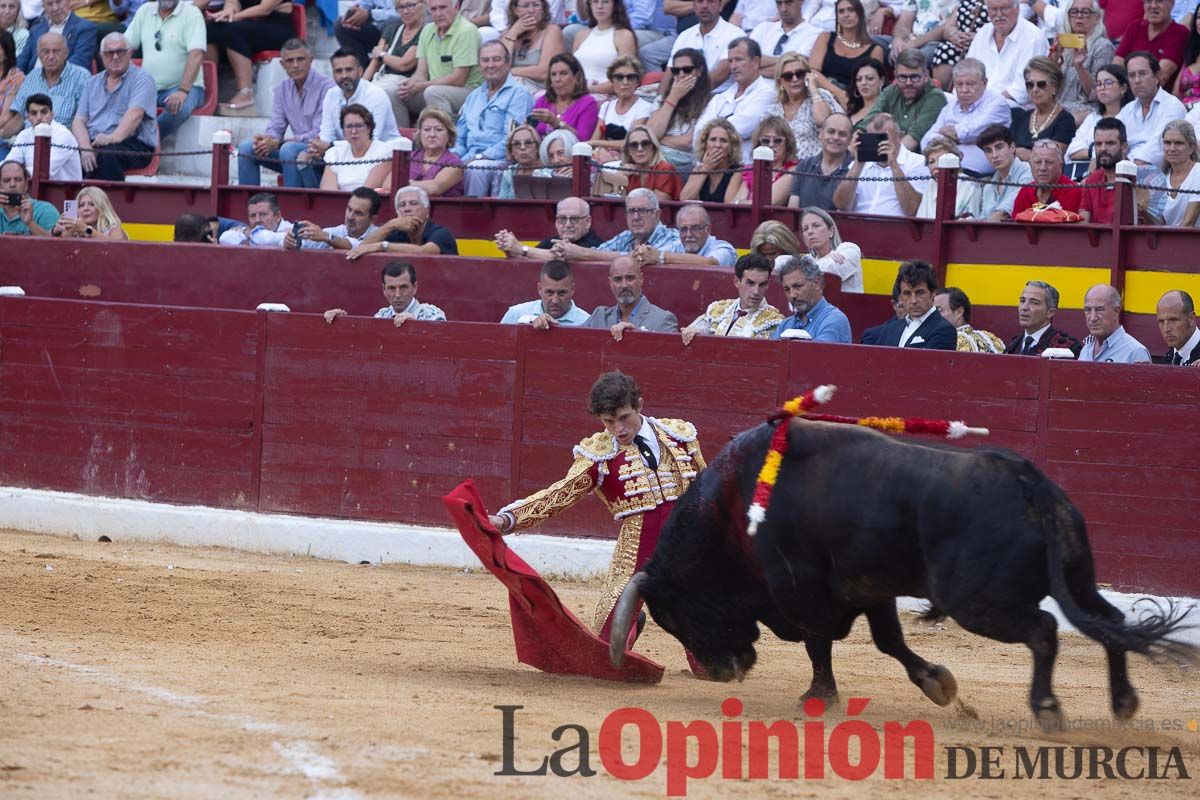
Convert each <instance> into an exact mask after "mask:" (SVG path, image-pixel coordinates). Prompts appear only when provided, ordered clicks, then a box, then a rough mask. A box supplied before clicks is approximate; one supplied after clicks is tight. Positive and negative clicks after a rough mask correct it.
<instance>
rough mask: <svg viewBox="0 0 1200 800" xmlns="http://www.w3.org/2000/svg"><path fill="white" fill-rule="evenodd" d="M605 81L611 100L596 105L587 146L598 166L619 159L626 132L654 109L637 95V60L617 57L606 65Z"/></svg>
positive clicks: (639, 65) (639, 74)
mask: <svg viewBox="0 0 1200 800" xmlns="http://www.w3.org/2000/svg"><path fill="white" fill-rule="evenodd" d="M608 80H609V85H610V86H612V87H613V92H614V93H615V96H614V97H612V98H610V99H608V100H605V101H604V102H603V103H601V104H600V117H599V118H598V119H597V120H596V130H595V131H594V132H593V133H592V140H591V141H590V142H588V144H590V145H591V146H592V148H593V150H595V153H594V154H593V158H595V159H596V160H597V161H599V162H600V163H602V164H603V163H605V162H607V161H615V160H617V159H619V158H620V157H621V148H622V147H623V146H624V144H625V136H626V135H627V134H628V132H629V130H630V129H631V128H633V126H634V125H640V124H642V123H644V122H645V121H646V119H647V118H649V116H650V115H651V114H653V113H654V106H653V105H651V104H650V103H648V102H646V101H645V100H643V99H642V98H640V97H638V95H637V87H638V86H639V85H640V84H641V82H642V62H641V61H639V60H638V57H637V56H621V57H620V58H618V59H617V60H616V61H614V62H613V63H612V64H610V65H609V67H608Z"/></svg>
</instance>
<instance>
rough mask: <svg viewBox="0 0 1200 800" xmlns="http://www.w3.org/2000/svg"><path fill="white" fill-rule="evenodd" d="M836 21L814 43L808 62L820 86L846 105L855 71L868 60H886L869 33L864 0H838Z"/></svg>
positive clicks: (880, 48)
mask: <svg viewBox="0 0 1200 800" xmlns="http://www.w3.org/2000/svg"><path fill="white" fill-rule="evenodd" d="M836 14H837V24H836V27H835V29H834V31H833V32H832V33H826V34H823V35H822V36H821V37H820V38H819V39H817V43H816V44H815V45H813V49H812V55H811V56H809V59H808V63H809V65H810V66H811V67H812V69H813V71H814V72H815V73H816V74H817V85H818V86H820V87H821V88H823V89H827V90H829V91H830V92H831V93H832V94H833V96H834V97H836V98H837V101H838V102H839V103H841V104H842V105H843V106H845V105H846V101H847V99H848V95H847V89H848V88H849V87H850V85H851V83H852V81H853V80H854V70H855V69H856V68H857V67H858V65H859V64H861V63H862V62H864V61H866V60H867V59H871V58H873V59H875V60H876V61H878V62H880V63H881V64H882V63H883V48H882V47H880V46H879V45H877V44H875V42H873V41H872V40H871V36H870V35H869V34H868V33H867V19H866V13H865V12H864V11H863V4H862V2H861V0H838V2H837V6H836Z"/></svg>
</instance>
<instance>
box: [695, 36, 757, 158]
mask: <svg viewBox="0 0 1200 800" xmlns="http://www.w3.org/2000/svg"><path fill="white" fill-rule="evenodd" d="M761 61H762V49H761V48H759V46H758V42H756V41H754V40H753V39H751V38H750V37H748V36H742V37H739V38H737V39H734V40H733V41H732V42H731V43H730V44H729V72H730V75H731V76H732V80H733V85H732V86H730V87H729V88H728V89H726V90H725V91H723V92H720V93H719V94H717V93H714V95H713V97H712V99H711V100H709V101H708V105H706V106H705V107H704V111H702V112H701V113H700V117H699V118H698V119H697V120H696V129H695V133H694V134H693V136H694V137H695V138H696V139H699V137H700V132H701V131H703V130H704V126H705V125H707V124H708V121H709V120H711V119H713V118H715V117H723V118H724V119H727V120H729V124H731V125H733V127H734V128H735V129H736V130H737V132H738V134H739V135H740V136H741V137H742V162H743V163H746V164H749V163H750V152H751V151H752V150H753V149H754V145H753V143H752V142H751V141H750V137H751V136H753V135H754V130H755V129H756V128H757V127H758V123H760V122H762V118H763V117H765V116H766V115H767V109H768V108H770V107H771V104H772V103H774V102H775V101H776V100H777V99H778V97H777V93H776V91H775V83H774V82H773V81H771V80H769V79H767V78H763V77H761V75H760V69H759V64H760V63H761ZM713 91H714V92H716V90H715V89H714V90H713ZM693 144H698V142H693Z"/></svg>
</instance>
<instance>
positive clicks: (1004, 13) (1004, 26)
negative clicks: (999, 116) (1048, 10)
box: [967, 0, 1050, 107]
mask: <svg viewBox="0 0 1200 800" xmlns="http://www.w3.org/2000/svg"><path fill="white" fill-rule="evenodd" d="M1020 8H1021V4H1020V0H988V2H987V10H988V19H990V20H991V22H989V23H987V24H986V25H984V26H983V27H981V28H980V29H979V31H978V32H977V33H976V34H975V38H974V39H973V40H972V41H971V47H970V49H969V50H967V57H968V58H975V59H978V60H980V61H982V62H983V66H984V68H985V69H986V70H987V74H988V75H989V76H990V78H991V84H992V90H993V91H996V92H999V93H1000V94H1002V95H1004V97H1005V98H1007V100H1008V104H1009V105H1010V106H1013V107H1016V106H1020V105H1024V104H1025V102H1026V101H1027V100H1028V99H1029V95H1028V94H1027V93H1026V92H1025V65H1026V64H1028V63H1029V59H1031V58H1033V57H1034V56H1044V55H1048V54H1049V53H1050V46H1049V44H1047V42H1046V35H1045V34H1044V33H1042V32H1041V31H1040V30H1038V26H1037V25H1034V24H1033V23H1032V22H1029V21H1028V20H1024V19H1021V11H1020Z"/></svg>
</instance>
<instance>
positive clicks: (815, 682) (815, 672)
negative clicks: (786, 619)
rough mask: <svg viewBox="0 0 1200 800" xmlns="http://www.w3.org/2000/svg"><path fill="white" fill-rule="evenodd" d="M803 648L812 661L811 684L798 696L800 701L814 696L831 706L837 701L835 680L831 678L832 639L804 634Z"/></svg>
mask: <svg viewBox="0 0 1200 800" xmlns="http://www.w3.org/2000/svg"><path fill="white" fill-rule="evenodd" d="M804 649H805V650H807V651H808V658H809V660H810V661H811V662H812V684H811V685H810V686H809V687H808V691H807V692H805V693H804V694H803V695H801V696H800V702H801V703H803V702H804V701H805V700H811V699H813V698H816V699H817V700H821V701H822V702H824V703H825V705H826V706H827V707H828V706H833V705H836V704H837V701H838V690H837V681H836V680H834V678H833V640H832V639H828V638H825V637H823V636H812V635H809V634H805V636H804Z"/></svg>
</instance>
